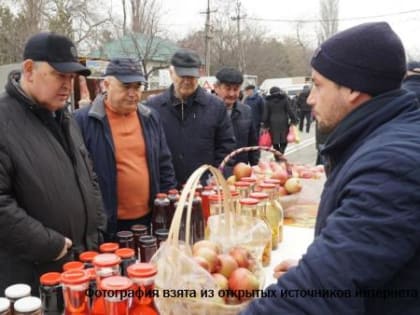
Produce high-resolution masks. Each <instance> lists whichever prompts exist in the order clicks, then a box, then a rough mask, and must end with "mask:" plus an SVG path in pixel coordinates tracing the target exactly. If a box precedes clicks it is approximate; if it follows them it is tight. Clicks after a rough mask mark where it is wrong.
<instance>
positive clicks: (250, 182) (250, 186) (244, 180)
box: [241, 177, 257, 193]
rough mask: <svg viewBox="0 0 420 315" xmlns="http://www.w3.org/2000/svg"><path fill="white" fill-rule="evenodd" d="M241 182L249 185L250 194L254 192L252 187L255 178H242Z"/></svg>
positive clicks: (255, 180) (255, 181) (254, 183)
mask: <svg viewBox="0 0 420 315" xmlns="http://www.w3.org/2000/svg"><path fill="white" fill-rule="evenodd" d="M241 182H245V183H249V190H250V193H251V192H253V191H254V187H255V185H256V183H257V179H256V178H255V177H242V178H241Z"/></svg>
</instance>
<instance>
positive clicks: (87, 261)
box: [79, 250, 99, 268]
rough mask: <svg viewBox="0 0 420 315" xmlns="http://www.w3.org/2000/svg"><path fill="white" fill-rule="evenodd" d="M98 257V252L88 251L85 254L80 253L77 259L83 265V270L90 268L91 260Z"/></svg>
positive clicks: (91, 265)
mask: <svg viewBox="0 0 420 315" xmlns="http://www.w3.org/2000/svg"><path fill="white" fill-rule="evenodd" d="M97 255H99V253H98V252H95V251H93V250H90V251H86V252H82V253H80V255H79V259H80V261H81V262H83V264H84V265H85V268H92V267H93V263H92V261H93V258H95V256H97Z"/></svg>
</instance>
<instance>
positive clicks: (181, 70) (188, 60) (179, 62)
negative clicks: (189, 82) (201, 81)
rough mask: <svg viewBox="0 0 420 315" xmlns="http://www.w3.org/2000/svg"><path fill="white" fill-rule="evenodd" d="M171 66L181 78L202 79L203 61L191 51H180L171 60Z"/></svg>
mask: <svg viewBox="0 0 420 315" xmlns="http://www.w3.org/2000/svg"><path fill="white" fill-rule="evenodd" d="M171 65H173V66H174V68H175V72H176V74H177V75H178V76H180V77H196V78H199V77H200V67H201V60H200V57H199V56H198V54H197V53H195V52H194V51H192V50H189V49H180V50H178V51H177V52H175V54H174V55H173V56H172V58H171Z"/></svg>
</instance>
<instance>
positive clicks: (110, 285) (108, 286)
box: [101, 276, 133, 292]
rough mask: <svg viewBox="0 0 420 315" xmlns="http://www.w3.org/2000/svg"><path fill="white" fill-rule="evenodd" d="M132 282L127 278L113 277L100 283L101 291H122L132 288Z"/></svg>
mask: <svg viewBox="0 0 420 315" xmlns="http://www.w3.org/2000/svg"><path fill="white" fill-rule="evenodd" d="M132 285H133V281H131V280H130V279H128V278H127V277H121V276H113V277H108V278H105V279H103V280H102V281H101V289H102V290H109V291H114V292H115V291H124V290H128V289H130V288H131V287H132Z"/></svg>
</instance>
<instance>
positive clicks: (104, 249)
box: [99, 242, 120, 254]
mask: <svg viewBox="0 0 420 315" xmlns="http://www.w3.org/2000/svg"><path fill="white" fill-rule="evenodd" d="M118 248H120V245H119V244H118V243H113V242H109V243H102V244H101V245H100V246H99V251H100V252H101V253H104V254H112V253H114V252H115V251H116V250H117V249H118Z"/></svg>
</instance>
